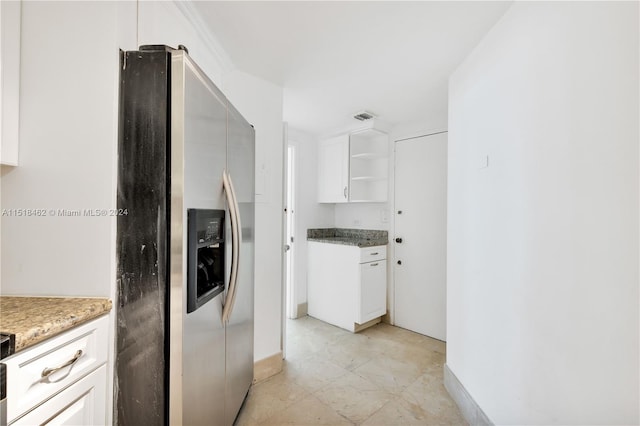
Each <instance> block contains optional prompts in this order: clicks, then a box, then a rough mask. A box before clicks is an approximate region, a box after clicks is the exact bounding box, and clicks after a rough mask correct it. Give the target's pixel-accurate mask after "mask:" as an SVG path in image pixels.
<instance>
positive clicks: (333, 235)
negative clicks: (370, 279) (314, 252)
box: [307, 228, 389, 247]
mask: <svg viewBox="0 0 640 426" xmlns="http://www.w3.org/2000/svg"><path fill="white" fill-rule="evenodd" d="M307 241H317V242H321V243H329V244H342V245H347V246H357V247H374V246H384V245H386V244H387V243H388V242H389V237H388V232H387V231H379V230H373V229H347V228H322V229H307Z"/></svg>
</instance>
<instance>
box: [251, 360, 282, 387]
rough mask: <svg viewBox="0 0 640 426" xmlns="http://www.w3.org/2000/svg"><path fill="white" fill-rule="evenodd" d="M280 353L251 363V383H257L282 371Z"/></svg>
mask: <svg viewBox="0 0 640 426" xmlns="http://www.w3.org/2000/svg"><path fill="white" fill-rule="evenodd" d="M282 363H283V356H282V352H277V353H275V354H273V355H271V356H268V357H266V358H263V359H261V360H258V361H256V362H254V363H253V383H258V382H261V381H263V380H266V379H268V378H269V377H272V376H275V375H276V374H278V373H279V372H281V371H282Z"/></svg>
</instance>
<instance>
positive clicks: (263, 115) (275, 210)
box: [222, 70, 284, 360]
mask: <svg viewBox="0 0 640 426" xmlns="http://www.w3.org/2000/svg"><path fill="white" fill-rule="evenodd" d="M222 90H223V92H224V93H225V94H226V96H227V97H228V98H229V100H230V101H231V103H233V105H234V106H235V107H236V108H237V109H238V111H240V113H241V114H242V115H243V116H244V118H246V119H247V121H249V123H251V124H253V126H254V127H255V130H256V169H258V170H259V173H257V175H256V189H257V193H258V194H257V195H256V229H255V252H256V256H255V330H254V333H255V338H254V342H255V347H254V359H255V360H261V359H264V358H267V357H269V356H271V355H274V354H276V353H278V352H280V351H281V350H282V347H281V341H280V336H281V330H282V255H283V240H282V238H283V234H282V215H283V212H282V207H283V200H282V196H283V190H282V171H283V155H284V152H283V149H284V140H283V133H282V129H283V127H282V126H283V123H282V88H281V87H279V86H276V85H274V84H272V83H269V82H267V81H265V80H262V79H259V78H256V77H253V76H251V75H249V74H247V73H244V72H242V71H237V70H235V71H231V72H229V73H228V74H226V75H225V76H224V85H223V87H222Z"/></svg>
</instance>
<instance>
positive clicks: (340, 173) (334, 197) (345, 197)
mask: <svg viewBox="0 0 640 426" xmlns="http://www.w3.org/2000/svg"><path fill="white" fill-rule="evenodd" d="M347 201H349V135H340V136H336V137H334V138H331V139H327V140H324V141H321V142H320V144H319V147H318V202H320V203H346V202H347Z"/></svg>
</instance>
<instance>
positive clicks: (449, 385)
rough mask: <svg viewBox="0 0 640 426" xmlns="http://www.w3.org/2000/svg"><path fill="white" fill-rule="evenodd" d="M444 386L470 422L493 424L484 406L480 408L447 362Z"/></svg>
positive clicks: (491, 425) (490, 425)
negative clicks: (483, 408) (483, 409)
mask: <svg viewBox="0 0 640 426" xmlns="http://www.w3.org/2000/svg"><path fill="white" fill-rule="evenodd" d="M444 387H445V388H446V389H447V392H449V395H451V398H453V400H454V401H455V403H456V405H457V406H458V408H459V409H460V412H461V413H462V415H463V416H464V419H465V420H466V421H467V422H469V424H470V425H474V426H475V425H482V426H484V425H487V426H493V424H494V423H493V422H492V421H491V420H490V419H489V417H488V416H487V415H486V414H485V413H484V411H482V408H480V406H479V405H478V403H477V402H476V401H475V400H474V399H473V397H472V396H471V395H470V394H469V392H467V389H466V388H465V387H464V385H463V384H462V383H460V380H458V378H457V377H456V375H455V374H453V372H452V371H451V369H450V368H449V365H447V364H445V365H444Z"/></svg>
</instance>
